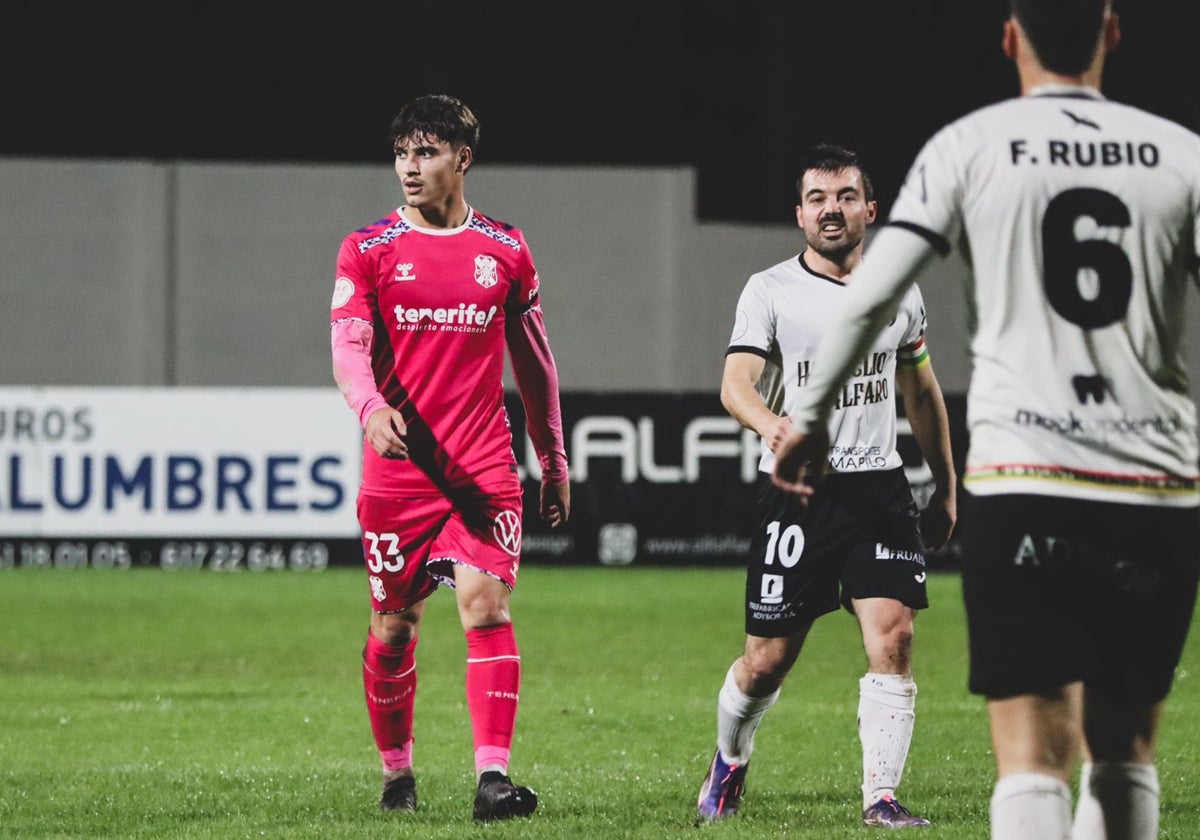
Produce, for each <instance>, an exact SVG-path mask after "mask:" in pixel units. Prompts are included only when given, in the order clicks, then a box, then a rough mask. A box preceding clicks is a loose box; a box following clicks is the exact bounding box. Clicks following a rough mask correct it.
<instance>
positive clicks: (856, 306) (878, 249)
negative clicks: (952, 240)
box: [773, 226, 936, 496]
mask: <svg viewBox="0 0 1200 840" xmlns="http://www.w3.org/2000/svg"><path fill="white" fill-rule="evenodd" d="M935 253H936V251H935V250H934V249H933V248H932V247H931V246H930V243H929V242H928V240H926V239H925V238H924V237H923V236H921V235H919V234H917V233H915V232H913V231H912V230H909V229H908V228H903V227H895V226H888V227H885V228H884V229H883V230H882V231H880V232H879V234H878V235H877V236H876V237H875V239H874V240H873V241H872V243H871V245H870V247H869V251H868V254H869V256H870V258H869V259H866V260H864V261H863V263H862V265H861V266H860V267H859V268H858V269H857V270H856V271H855V272H854V280H853V282H851V283H850V286H849V288H848V289H847V290H846V296H845V299H844V306H842V307H841V308H840V309H839V310H838V311H837V313H836V314H835V315H834V316H833V318H832V320H831V322H830V324H829V325H828V327H827V328H826V330H825V332H824V337H823V338H822V340H821V344H820V346H819V348H818V349H817V354H816V357H815V358H814V360H813V365H812V371H811V373H810V374H809V378H808V382H807V383H806V384H805V387H804V388H803V389H802V390H801V391H800V393H799V401H798V403H797V406H796V410H795V412H794V413H793V415H792V424H793V425H794V426H795V429H794V430H793V431H791V432H789V433H788V434H787V435H786V436H785V437H784V439H783V440H782V441H781V442H780V444H779V447H778V448H776V449H775V455H776V460H775V470H774V474H773V479H774V481H775V484H776V485H777V486H779V487H781V488H782V489H784V490H788V491H790V492H793V493H798V494H800V495H802V496H803V495H808V494H809V493H811V483H812V480H813V479H817V478H820V476H821V475H823V474H824V470H825V466H824V464H822V463H821V461H822V460H824V454H825V453H823V452H820V451H819V450H820V449H821V446H820V442H819V440H818V439H819V438H820V437H821V436H822V435H823V436H824V438H825V445H826V447H827V446H828V428H827V427H828V421H829V414H830V412H831V411H832V410H833V405H834V403H835V402H836V401H837V394H838V389H839V388H841V386H842V385H843V383H845V382H846V380H847V379H849V378H850V374H851V372H852V371H853V370H854V366H855V364H856V363H857V361H858V360H860V359H862V357H863V355H864V354H865V353H866V352H867V350H868V349H869V348H870V346H871V343H872V342H873V341H874V340H875V336H877V335H878V334H879V331H880V330H881V329H883V327H884V326H885V325H886V324H887V322H888V320H889V319H890V318H891V317H892V316H893V315H894V314H895V313H896V309H897V307H898V306H899V305H900V300H901V298H903V297H904V293H905V292H906V291H907V290H908V287H909V286H911V285H912V284H913V282H914V281H915V280H916V278H917V275H918V274H919V273H920V271H921V269H922V268H923V267H924V266H925V264H926V263H927V262H928V260H929V259H930V258H931V257H932V256H933V255H934V254H935Z"/></svg>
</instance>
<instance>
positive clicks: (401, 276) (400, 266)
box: [392, 262, 417, 283]
mask: <svg viewBox="0 0 1200 840" xmlns="http://www.w3.org/2000/svg"><path fill="white" fill-rule="evenodd" d="M412 270H413V264H412V263H408V262H407V263H396V276H395V277H393V278H392V279H393V280H395V281H396V282H397V283H400V282H402V281H404V280H416V279H417V275H415V274H413V273H412Z"/></svg>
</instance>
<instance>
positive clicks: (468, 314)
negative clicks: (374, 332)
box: [392, 303, 496, 333]
mask: <svg viewBox="0 0 1200 840" xmlns="http://www.w3.org/2000/svg"><path fill="white" fill-rule="evenodd" d="M392 311H393V312H394V313H395V315H396V328H397V329H400V330H406V331H409V330H437V331H440V332H475V333H481V332H485V331H486V330H487V328H488V324H490V323H492V318H494V317H496V307H495V306H490V307H488V308H487V309H486V310H483V309H480V308H479V307H478V305H477V304H474V303H460V304H459V305H458V306H449V307H446V306H404V305H403V304H397V305H396V307H395V309H393V310H392Z"/></svg>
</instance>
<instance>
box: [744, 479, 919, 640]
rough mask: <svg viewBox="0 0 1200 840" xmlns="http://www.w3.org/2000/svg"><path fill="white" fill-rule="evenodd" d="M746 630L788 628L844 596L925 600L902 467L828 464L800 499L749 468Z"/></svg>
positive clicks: (830, 608) (770, 633)
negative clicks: (837, 468) (835, 468)
mask: <svg viewBox="0 0 1200 840" xmlns="http://www.w3.org/2000/svg"><path fill="white" fill-rule="evenodd" d="M757 509H758V513H759V521H758V527H757V528H756V529H755V532H754V535H753V536H752V537H751V540H750V560H749V564H748V566H747V569H746V633H747V634H749V635H751V636H761V637H765V638H779V637H782V636H790V635H792V634H793V633H796V632H798V631H800V630H803V629H804V628H806V627H808V626H809V625H810V624H812V623H813V622H814V621H815V620H816V619H817V618H819V617H820V616H822V615H824V614H825V613H829V612H834V611H835V610H837V608H838V607H839V605H840V606H844V607H845V608H846V609H851V606H850V599H852V598H893V599H895V600H897V601H900V602H902V603H904V604H906V605H907V606H909V607H912V608H913V609H917V610H919V609H924V608H925V607H927V606H929V600H928V598H927V597H926V594H925V551H924V547H923V545H922V542H921V532H920V511H919V510H918V509H917V506H916V503H915V502H914V501H913V496H912V490H911V489H910V488H909V486H908V479H907V478H905V476H904V469H903V468H902V467H897V468H896V469H894V470H886V471H883V472H879V471H876V472H862V473H835V474H832V475H828V476H826V477H825V480H824V481H822V482H821V485H820V487H819V488H818V489H817V492H816V493H814V494H813V496H812V497H811V498H810V499H809V502H808V505H807V506H806V507H805V506H801V505H800V504H799V502H798V501H797V499H796V497H795V496H793V495H791V494H789V493H785V492H783V491H781V490H779V489H778V488H777V487H775V485H773V484H772V483H771V480H770V477H769V476H767V475H765V474H764V475H760V476H759V490H758V499H757Z"/></svg>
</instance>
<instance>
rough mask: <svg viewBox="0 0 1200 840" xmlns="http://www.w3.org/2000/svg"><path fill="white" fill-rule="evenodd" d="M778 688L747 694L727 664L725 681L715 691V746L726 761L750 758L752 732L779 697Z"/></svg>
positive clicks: (745, 760) (742, 761)
mask: <svg viewBox="0 0 1200 840" xmlns="http://www.w3.org/2000/svg"><path fill="white" fill-rule="evenodd" d="M735 664H736V663H735ZM779 691H780V690H779V689H776V690H775V691H774V693H772V694H768V695H767V696H766V697H747V696H746V695H745V694H743V693H742V690H741V689H740V688H738V687H737V682H735V681H734V679H733V665H731V666H729V671H728V672H726V674H725V684H724V685H722V686H721V691H720V693H718V694H717V749H719V750H720V751H721V758H723V759H724V760H725V762H726V763H727V764H739V765H742V764H746V763H747V762H748V761H750V754H751V753H752V752H754V732H755V730H757V729H758V724H759V721H761V720H762V717H763V715H765V714H766V713H767V709H769V708H771V706H773V705H775V701H776V700H778V699H779Z"/></svg>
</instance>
